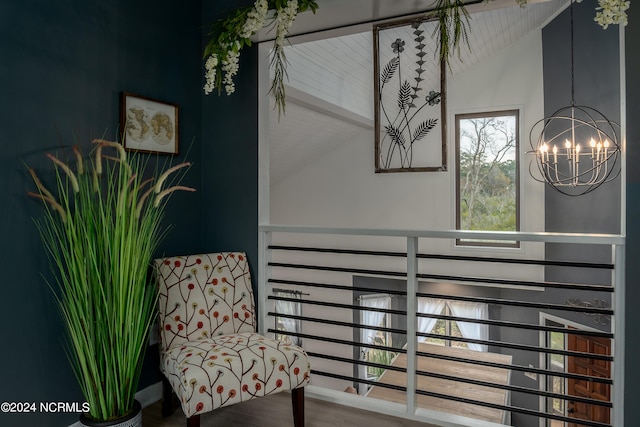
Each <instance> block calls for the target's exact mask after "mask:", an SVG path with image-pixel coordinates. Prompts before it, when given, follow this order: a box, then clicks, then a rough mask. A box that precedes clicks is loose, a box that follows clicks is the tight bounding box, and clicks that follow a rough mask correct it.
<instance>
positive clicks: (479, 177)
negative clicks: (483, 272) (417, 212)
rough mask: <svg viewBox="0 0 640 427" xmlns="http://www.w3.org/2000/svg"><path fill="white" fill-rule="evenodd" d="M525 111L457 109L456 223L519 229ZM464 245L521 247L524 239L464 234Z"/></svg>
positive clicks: (464, 226)
mask: <svg viewBox="0 0 640 427" xmlns="http://www.w3.org/2000/svg"><path fill="white" fill-rule="evenodd" d="M518 121H519V112H518V110H510V111H495V112H484V113H474V114H457V115H456V118H455V126H456V167H457V173H456V193H457V200H456V228H457V229H458V230H479V231H518V230H519V229H520V220H519V190H518V188H519V165H518V155H517V153H518V152H519V141H518V140H519V136H518V135H519V123H518ZM457 243H458V244H459V245H475V246H515V247H517V246H519V245H518V242H515V241H514V242H504V241H500V242H497V241H487V240H483V241H479V240H472V239H459V240H458V242H457Z"/></svg>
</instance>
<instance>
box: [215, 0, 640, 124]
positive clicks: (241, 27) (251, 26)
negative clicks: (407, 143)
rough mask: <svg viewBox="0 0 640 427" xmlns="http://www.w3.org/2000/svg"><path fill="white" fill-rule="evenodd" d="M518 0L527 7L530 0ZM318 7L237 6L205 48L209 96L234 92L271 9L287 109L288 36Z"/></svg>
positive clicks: (601, 2) (312, 2)
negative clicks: (244, 57) (245, 53)
mask: <svg viewBox="0 0 640 427" xmlns="http://www.w3.org/2000/svg"><path fill="white" fill-rule="evenodd" d="M487 1H490V0H487ZM515 1H516V2H517V3H518V4H519V5H520V6H523V7H524V6H526V4H527V1H528V0H515ZM574 1H576V2H581V1H582V0H574ZM630 3H631V2H630V0H598V7H596V16H595V18H594V21H595V22H597V23H598V24H599V25H600V26H601V27H602V28H604V29H606V28H608V26H609V25H612V24H620V25H627V10H628V9H629V6H630ZM317 8H318V4H317V1H316V0H287V1H286V4H285V1H284V0H256V1H255V3H254V4H253V6H250V7H248V8H242V9H238V10H237V11H236V12H235V13H234V14H232V15H231V16H230V17H229V18H227V19H226V20H225V21H223V25H222V26H221V28H222V29H223V30H222V31H219V32H218V33H217V37H216V38H214V39H212V40H211V41H210V42H209V44H208V45H207V47H206V49H205V58H206V61H205V74H204V77H205V83H204V88H203V89H204V93H205V94H207V95H208V94H210V93H211V92H213V91H214V90H215V89H217V90H218V92H220V91H221V90H222V88H223V87H224V90H225V92H226V94H227V95H231V94H232V93H234V92H235V84H234V82H233V77H234V76H235V75H236V74H237V73H238V68H239V57H240V51H241V49H242V47H243V46H245V45H247V46H248V45H251V40H250V37H251V36H253V35H254V34H255V33H256V32H258V31H259V30H260V29H261V28H263V27H265V26H266V25H268V23H267V15H268V14H269V10H275V14H274V17H273V22H274V26H275V30H276V38H275V41H274V47H273V52H272V58H271V66H272V67H273V71H274V75H275V78H274V80H273V84H272V86H271V91H270V92H271V93H272V94H273V95H274V97H275V100H276V106H277V107H278V113H280V112H281V111H284V102H285V101H284V96H285V94H284V88H285V87H284V81H283V79H284V78H285V77H286V70H285V67H286V58H285V53H284V43H285V39H286V38H287V36H288V35H289V28H290V27H291V25H292V24H293V22H294V21H295V19H296V17H297V16H298V13H299V12H304V11H306V10H309V9H310V10H311V11H313V12H314V13H315V11H316V9H317ZM454 47H455V46H454ZM223 74H224V76H223Z"/></svg>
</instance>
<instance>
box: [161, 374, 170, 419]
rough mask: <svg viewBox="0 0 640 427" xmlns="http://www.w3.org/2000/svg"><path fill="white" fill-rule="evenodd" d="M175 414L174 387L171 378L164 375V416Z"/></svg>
mask: <svg viewBox="0 0 640 427" xmlns="http://www.w3.org/2000/svg"><path fill="white" fill-rule="evenodd" d="M171 414H173V389H172V388H171V384H170V383H169V380H168V379H166V378H165V377H164V376H163V377H162V416H163V417H165V418H166V417H169V416H171Z"/></svg>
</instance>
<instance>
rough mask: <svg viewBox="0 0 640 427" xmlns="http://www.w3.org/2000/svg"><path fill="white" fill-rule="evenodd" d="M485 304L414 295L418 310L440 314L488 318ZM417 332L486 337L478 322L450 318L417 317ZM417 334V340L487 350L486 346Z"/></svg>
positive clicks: (483, 338)
mask: <svg viewBox="0 0 640 427" xmlns="http://www.w3.org/2000/svg"><path fill="white" fill-rule="evenodd" d="M488 311H489V309H488V305H487V304H483V303H476V302H467V301H447V300H441V299H433V298H422V297H419V298H418V313H424V314H439V315H442V316H453V317H466V318H470V319H488V318H489V312H488ZM418 331H419V332H427V333H430V334H435V335H443V336H445V337H454V338H456V337H457V338H470V339H478V340H487V339H488V338H489V327H488V325H483V324H479V323H471V322H457V321H455V320H450V319H437V318H432V317H418ZM445 337H443V338H435V337H420V338H419V340H420V341H424V342H428V343H431V344H438V345H446V346H450V347H459V348H468V349H470V350H474V351H487V345H485V344H476V343H467V342H464V341H456V340H452V339H448V338H445Z"/></svg>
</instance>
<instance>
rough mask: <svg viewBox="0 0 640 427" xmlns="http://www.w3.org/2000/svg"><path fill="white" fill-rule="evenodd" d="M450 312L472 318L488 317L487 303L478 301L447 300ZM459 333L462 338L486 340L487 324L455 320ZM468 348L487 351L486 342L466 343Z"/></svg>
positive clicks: (487, 335)
mask: <svg viewBox="0 0 640 427" xmlns="http://www.w3.org/2000/svg"><path fill="white" fill-rule="evenodd" d="M449 308H450V309H451V314H453V315H454V316H456V317H468V318H472V319H488V318H489V305H488V304H485V303H480V302H469V301H449ZM457 324H458V328H459V329H460V333H462V336H463V337H464V338H472V339H479V340H486V339H488V338H489V325H481V324H479V323H471V322H457ZM467 344H468V345H469V350H474V351H487V350H488V347H487V345H486V344H475V343H467Z"/></svg>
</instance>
